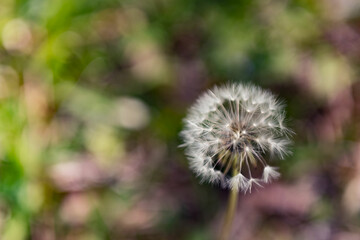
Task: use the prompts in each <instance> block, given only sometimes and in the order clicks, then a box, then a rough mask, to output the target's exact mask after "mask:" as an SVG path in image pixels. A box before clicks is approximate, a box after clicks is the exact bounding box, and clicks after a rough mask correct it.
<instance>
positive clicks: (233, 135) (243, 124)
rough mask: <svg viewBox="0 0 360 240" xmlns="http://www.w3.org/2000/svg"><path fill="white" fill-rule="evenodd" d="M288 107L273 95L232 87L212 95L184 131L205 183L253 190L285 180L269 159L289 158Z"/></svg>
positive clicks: (198, 106)
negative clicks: (275, 180) (286, 112)
mask: <svg viewBox="0 0 360 240" xmlns="http://www.w3.org/2000/svg"><path fill="white" fill-rule="evenodd" d="M284 115H285V114H284V111H283V104H281V103H280V102H279V101H278V100H277V99H276V98H275V96H274V95H273V94H271V93H270V92H269V91H265V90H262V89H260V88H259V87H255V86H252V85H242V84H230V85H227V86H224V87H215V88H213V89H212V90H209V91H207V92H206V93H204V94H203V95H202V96H200V97H199V99H198V100H197V101H196V103H195V104H194V105H193V106H192V107H191V108H190V110H189V113H188V116H187V117H186V118H185V120H184V121H185V128H184V130H183V131H182V132H181V135H182V137H183V139H184V144H183V145H182V146H184V147H186V155H187V156H188V159H189V161H190V167H191V169H192V170H193V171H194V172H195V173H196V175H197V176H199V177H200V178H201V181H202V182H210V183H213V184H219V185H220V186H222V187H224V188H229V189H232V190H234V191H243V192H251V189H252V187H253V186H262V184H264V183H269V182H271V181H272V180H273V179H276V178H278V177H279V176H280V174H279V173H278V172H277V169H276V168H275V167H271V166H269V165H268V163H267V162H268V161H267V159H269V158H275V157H278V158H280V159H282V158H284V157H285V156H286V155H287V154H288V145H289V143H290V140H289V136H290V135H291V134H292V131H291V130H289V129H288V128H287V127H286V126H285V125H286V124H285V118H284Z"/></svg>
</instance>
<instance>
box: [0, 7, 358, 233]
mask: <svg viewBox="0 0 360 240" xmlns="http://www.w3.org/2000/svg"><path fill="white" fill-rule="evenodd" d="M359 26H360V3H359V2H358V1H357V0H348V1H341V0H331V1H326V0H321V1H316V0H293V1H290V0H280V1H275V0H256V1H254V0H253V1H250V0H244V1H235V0H230V1H218V0H207V1H204V0H199V1H190V0H183V1H180V0H171V1H165V0H148V1H139V0H133V1H128V0H124V1H120V0H92V1H85V0H77V1H73V0H52V1H45V0H1V2H0V36H1V38H0V236H1V237H0V238H1V239H4V240H18V239H19V240H20V239H40V240H51V239H77V240H78V239H80V240H81V239H84V240H85V239H86V240H93V239H94V240H95V239H191V240H201V239H211V238H212V237H213V236H216V232H217V230H218V229H219V226H221V222H222V217H223V215H222V214H223V212H224V205H225V203H226V196H227V192H226V191H224V190H221V189H217V188H214V187H211V186H208V185H200V184H199V183H198V180H197V179H196V178H195V177H194V176H193V174H192V173H191V172H190V171H189V169H188V165H187V161H186V159H185V157H184V154H183V152H182V149H179V148H178V147H177V146H178V145H179V143H180V139H179V138H178V132H179V131H180V130H181V127H182V123H181V119H182V118H183V117H184V115H185V114H186V109H187V108H188V107H189V106H190V104H191V103H192V102H193V101H194V100H195V99H196V97H197V96H198V95H199V94H200V93H201V92H202V91H203V90H205V89H207V88H208V87H211V86H213V85H214V84H221V83H225V82H227V81H242V82H250V81H252V82H254V83H255V84H257V85H260V86H262V87H264V88H269V89H271V90H272V91H273V92H275V93H276V94H278V95H279V96H280V98H281V99H284V100H285V102H286V103H287V105H288V107H287V110H288V115H289V117H290V119H291V121H290V124H291V125H292V127H293V128H294V130H295V132H296V133H297V135H296V137H295V141H294V146H293V155H292V156H291V157H288V159H287V160H286V161H283V162H281V163H280V165H281V172H282V173H283V178H282V179H281V181H280V182H278V183H275V184H273V185H271V186H269V187H268V186H267V187H265V188H264V189H260V190H259V191H258V192H257V193H254V194H252V195H247V196H243V197H242V198H241V201H240V204H239V211H238V212H237V218H236V221H235V224H234V232H233V239H359V238H360V228H359V226H360V215H359V214H360V189H359V184H360V160H359V159H360V143H359V140H360V125H359V122H360V121H359V120H360V107H359V106H360V98H359V96H360V84H359V82H358V81H357V80H358V74H359V73H358V72H359V68H358V66H359V65H358V63H359V60H360V28H359ZM244 229H245V230H244ZM296 236H299V237H296Z"/></svg>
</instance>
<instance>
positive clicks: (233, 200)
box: [220, 161, 239, 240]
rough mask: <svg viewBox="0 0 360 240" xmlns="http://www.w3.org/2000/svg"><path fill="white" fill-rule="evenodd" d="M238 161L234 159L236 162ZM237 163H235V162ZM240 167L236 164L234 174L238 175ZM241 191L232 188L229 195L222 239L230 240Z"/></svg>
mask: <svg viewBox="0 0 360 240" xmlns="http://www.w3.org/2000/svg"><path fill="white" fill-rule="evenodd" d="M235 162H236V161H234V163H235ZM234 165H235V164H234ZM237 173H238V169H237V168H236V167H235V166H234V168H233V176H236V174H237ZM238 196H239V192H238V190H237V189H232V190H231V192H230V196H229V201H228V206H227V211H226V216H225V221H224V225H223V228H222V230H221V235H220V240H228V239H229V236H230V232H231V227H232V223H233V220H234V215H235V210H236V206H237V201H238Z"/></svg>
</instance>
